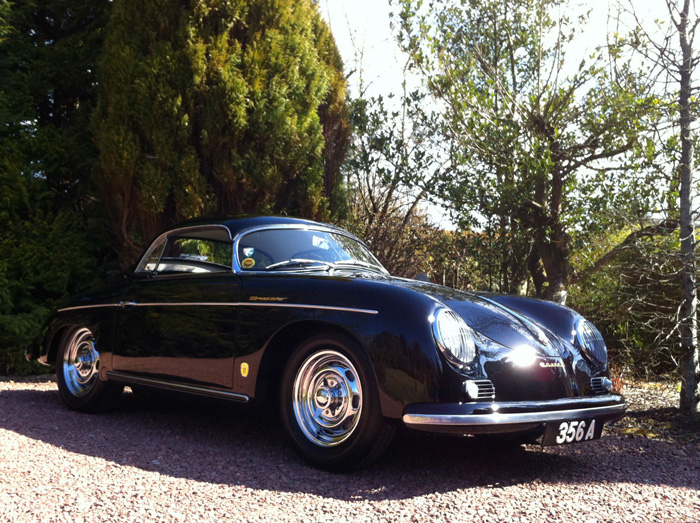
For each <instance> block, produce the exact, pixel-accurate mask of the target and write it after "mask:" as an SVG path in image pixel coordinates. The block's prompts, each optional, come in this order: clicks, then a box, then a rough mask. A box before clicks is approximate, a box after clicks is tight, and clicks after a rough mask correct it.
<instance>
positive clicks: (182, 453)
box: [0, 387, 700, 501]
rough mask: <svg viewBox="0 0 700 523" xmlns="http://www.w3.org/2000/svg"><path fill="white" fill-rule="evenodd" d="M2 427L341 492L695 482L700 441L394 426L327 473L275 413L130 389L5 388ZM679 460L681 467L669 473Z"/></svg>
mask: <svg viewBox="0 0 700 523" xmlns="http://www.w3.org/2000/svg"><path fill="white" fill-rule="evenodd" d="M0 429H4V430H8V431H12V432H14V433H17V434H20V435H22V436H25V437H27V438H31V439H33V440H36V441H37V442H43V443H46V444H49V445H53V446H55V447H59V448H62V449H65V450H67V451H69V452H73V453H78V454H82V455H86V456H92V457H96V458H100V459H104V460H107V461H109V462H113V463H115V464H117V465H120V466H130V467H137V468H139V469H142V470H148V471H155V472H158V473H160V474H164V475H169V476H174V477H179V478H186V479H190V480H195V481H202V482H207V483H215V484H225V485H240V486H243V487H247V488H251V489H265V490H272V491H286V492H303V493H311V494H315V495H318V496H322V497H324V498H332V499H339V500H349V501H362V500H379V501H381V500H393V499H409V498H413V497H416V496H422V495H426V494H431V493H442V492H450V491H455V490H458V489H465V488H471V487H481V488H484V487H486V488H488V487H493V488H502V487H507V486H509V485H519V484H528V483H529V484H538V483H545V484H552V483H563V484H578V483H581V484H583V483H590V482H596V483H600V482H609V483H618V482H620V483H639V484H657V485H668V486H674V487H686V488H691V489H700V445H698V444H696V443H690V444H674V443H670V442H665V441H654V440H649V439H645V438H624V437H618V436H610V435H604V437H603V439H602V440H600V441H597V442H589V443H581V444H577V445H572V446H569V447H561V448H546V449H543V448H541V447H539V446H536V445H528V446H526V447H524V448H523V447H516V448H513V447H508V446H504V445H492V444H488V443H485V442H483V441H480V440H478V439H476V438H472V437H462V438H459V437H440V436H431V435H423V434H417V433H412V432H408V431H404V430H400V431H398V434H397V437H396V439H395V441H394V442H393V444H392V445H391V447H390V448H389V450H388V451H387V453H386V454H385V455H384V457H382V458H381V459H380V461H379V462H378V463H377V464H375V465H374V466H372V467H371V468H370V469H368V470H364V471H358V472H353V473H348V474H333V473H328V472H325V471H321V470H317V469H315V468H313V467H310V466H308V465H307V464H305V463H304V462H303V461H302V460H301V459H300V458H299V457H298V456H297V455H296V454H295V453H294V452H293V450H292V449H291V448H290V446H289V445H288V444H287V442H286V441H285V438H284V436H283V434H282V428H281V426H280V424H279V422H278V421H277V418H276V416H275V415H274V413H272V412H269V411H266V410H263V411H249V410H247V409H245V408H238V407H237V406H236V405H232V404H229V403H221V402H216V401H209V400H206V401H202V400H196V399H190V398H177V400H173V398H170V397H169V398H165V399H163V398H155V399H154V398H150V399H148V398H142V397H139V396H138V395H136V394H131V393H127V394H125V395H124V396H123V398H122V400H121V402H120V404H119V406H118V408H117V410H115V411H113V412H111V413H108V414H102V415H88V414H80V413H75V412H71V411H68V410H66V409H65V408H63V406H62V405H61V404H60V403H59V400H58V394H57V392H56V391H55V390H32V389H31V388H30V387H27V388H25V389H20V390H3V391H0ZM681 470H685V472H684V473H683V474H678V473H677V472H678V471H681Z"/></svg>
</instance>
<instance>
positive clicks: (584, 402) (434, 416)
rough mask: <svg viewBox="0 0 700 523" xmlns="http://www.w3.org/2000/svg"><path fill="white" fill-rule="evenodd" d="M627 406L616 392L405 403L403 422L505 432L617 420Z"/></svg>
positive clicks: (421, 427) (436, 428)
mask: <svg viewBox="0 0 700 523" xmlns="http://www.w3.org/2000/svg"><path fill="white" fill-rule="evenodd" d="M626 409H627V404H626V403H625V401H624V399H623V398H622V397H621V396H618V395H616V394H606V395H604V396H591V397H585V398H566V399H560V400H549V401H522V402H493V403H447V404H445V403H422V404H412V405H408V406H406V408H405V410H404V415H403V422H404V423H405V424H406V426H407V427H409V428H412V429H416V430H424V431H429V432H454V433H463V434H484V433H505V432H519V431H525V430H531V429H536V428H538V427H544V424H546V423H550V422H557V421H568V420H580V419H589V418H595V419H597V420H600V421H602V422H609V421H615V420H618V419H620V418H621V417H622V416H624V414H625V410H626Z"/></svg>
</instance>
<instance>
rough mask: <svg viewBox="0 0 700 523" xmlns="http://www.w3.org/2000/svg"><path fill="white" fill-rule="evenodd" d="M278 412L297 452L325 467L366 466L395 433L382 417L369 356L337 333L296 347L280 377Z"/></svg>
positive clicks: (336, 468)
mask: <svg viewBox="0 0 700 523" xmlns="http://www.w3.org/2000/svg"><path fill="white" fill-rule="evenodd" d="M281 414H282V422H283V424H284V426H285V429H286V431H287V433H288V434H289V436H290V438H291V440H292V441H293V443H294V445H295V447H296V448H297V450H298V451H299V452H300V453H301V455H302V456H303V457H304V458H305V459H307V460H308V461H310V462H311V463H313V464H314V465H316V466H318V467H321V468H325V469H328V470H349V469H354V468H361V467H365V466H368V465H369V464H370V463H372V462H373V461H374V460H376V459H377V458H378V457H379V456H380V455H381V453H382V452H384V450H385V449H386V447H387V446H388V445H389V443H390V441H391V438H392V436H393V433H394V427H393V426H392V425H389V424H388V423H387V422H386V421H385V420H384V418H383V417H382V414H381V408H380V405H379V393H378V391H377V384H376V381H375V379H374V374H373V373H372V371H371V365H370V362H369V358H367V355H366V354H365V353H364V351H363V350H362V349H361V348H360V347H359V346H358V345H357V344H356V343H355V342H354V341H352V340H351V339H349V338H347V337H346V336H342V335H339V334H335V333H329V334H322V335H318V336H314V337H313V338H310V339H308V340H306V341H305V342H304V343H302V344H301V345H300V346H299V347H298V348H297V349H296V350H295V352H294V354H293V355H292V356H291V358H290V360H289V362H288V363H287V366H286V368H285V372H284V375H283V378H282V390H281Z"/></svg>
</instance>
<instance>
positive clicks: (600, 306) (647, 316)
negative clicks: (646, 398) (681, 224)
mask: <svg viewBox="0 0 700 523" xmlns="http://www.w3.org/2000/svg"><path fill="white" fill-rule="evenodd" d="M663 225H665V223H664V222H660V223H649V222H648V221H637V222H636V223H635V222H631V223H630V224H629V225H628V226H627V227H626V228H625V229H623V230H620V231H617V232H616V233H613V234H607V235H603V236H600V237H598V238H597V240H596V241H595V242H591V244H590V245H589V246H588V249H587V251H588V252H587V253H586V254H587V257H589V258H592V259H599V258H601V257H603V256H605V255H606V254H607V253H611V252H614V254H615V256H614V258H612V259H611V260H610V261H609V262H608V263H606V264H605V265H603V266H602V267H601V268H600V270H599V271H597V272H595V273H593V274H591V275H589V276H588V277H587V278H586V279H585V280H583V283H582V284H580V285H573V286H572V292H571V302H572V305H573V306H574V307H575V308H576V310H578V311H579V312H581V313H582V314H584V316H586V317H588V318H589V319H591V320H592V321H593V322H594V323H595V324H596V325H597V326H598V327H599V328H600V329H601V332H602V333H603V335H604V338H605V340H606V342H607V344H608V348H609V350H610V358H611V361H613V362H614V363H615V364H616V366H617V367H618V368H620V369H621V370H622V371H623V372H624V373H625V374H626V375H628V376H642V377H647V378H648V377H654V376H660V375H666V374H670V373H674V372H676V370H677V368H678V364H679V361H680V356H681V353H680V340H679V333H678V317H679V312H680V311H679V308H678V295H679V292H678V279H679V270H680V265H681V264H680V259H679V257H678V256H677V250H678V247H679V234H678V228H677V223H676V224H675V226H672V225H669V226H668V227H660V226H663ZM640 232H641V233H640ZM620 246H623V247H622V248H621V247H620ZM583 258H585V257H584V256H583V252H581V253H580V254H578V255H577V256H574V257H573V260H572V261H573V264H574V265H575V266H579V267H581V266H590V265H589V263H590V262H589V261H588V260H585V259H583Z"/></svg>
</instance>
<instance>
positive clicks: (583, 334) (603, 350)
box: [576, 318, 608, 365]
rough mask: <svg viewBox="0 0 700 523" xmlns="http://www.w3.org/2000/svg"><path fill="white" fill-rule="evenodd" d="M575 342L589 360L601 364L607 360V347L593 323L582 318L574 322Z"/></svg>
mask: <svg viewBox="0 0 700 523" xmlns="http://www.w3.org/2000/svg"><path fill="white" fill-rule="evenodd" d="M576 343H577V345H578V346H579V348H580V349H581V350H582V351H583V353H584V354H585V355H586V356H588V358H589V359H590V360H592V361H594V362H597V363H600V364H602V365H604V364H605V363H606V362H607V361H608V348H607V347H606V346H605V341H603V336H602V335H601V334H600V332H599V331H598V329H596V328H595V325H593V324H592V323H591V322H590V321H588V320H586V319H584V318H580V319H579V320H578V321H577V322H576Z"/></svg>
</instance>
